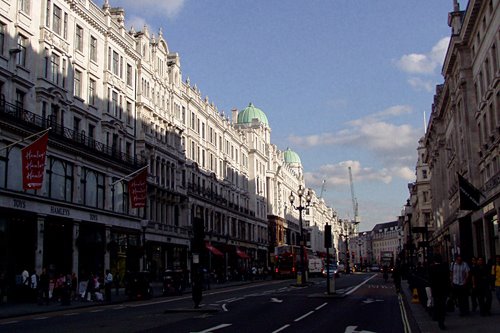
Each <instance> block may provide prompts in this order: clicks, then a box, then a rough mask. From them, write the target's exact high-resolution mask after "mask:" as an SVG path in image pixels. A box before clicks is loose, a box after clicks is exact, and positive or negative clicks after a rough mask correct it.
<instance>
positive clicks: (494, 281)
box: [491, 254, 500, 303]
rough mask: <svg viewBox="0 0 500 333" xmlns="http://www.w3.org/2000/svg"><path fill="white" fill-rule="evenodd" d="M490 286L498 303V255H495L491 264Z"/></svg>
mask: <svg viewBox="0 0 500 333" xmlns="http://www.w3.org/2000/svg"><path fill="white" fill-rule="evenodd" d="M491 280H492V283H491V284H492V287H493V288H494V290H495V295H496V297H497V301H498V303H500V255H498V254H497V255H496V257H495V264H493V265H492V266H491Z"/></svg>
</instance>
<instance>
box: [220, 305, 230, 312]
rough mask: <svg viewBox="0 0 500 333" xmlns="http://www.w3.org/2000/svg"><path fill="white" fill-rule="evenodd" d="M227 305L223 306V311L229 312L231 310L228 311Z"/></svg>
mask: <svg viewBox="0 0 500 333" xmlns="http://www.w3.org/2000/svg"><path fill="white" fill-rule="evenodd" d="M226 305H227V304H222V310H224V312H228V311H229V310H228V309H227V306H226Z"/></svg>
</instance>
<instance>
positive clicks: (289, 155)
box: [283, 148, 301, 164]
mask: <svg viewBox="0 0 500 333" xmlns="http://www.w3.org/2000/svg"><path fill="white" fill-rule="evenodd" d="M283 157H284V159H285V163H288V164H290V163H298V164H301V162H300V157H299V155H298V154H297V153H296V152H294V151H293V150H291V149H290V148H287V149H286V150H285V152H284V153H283Z"/></svg>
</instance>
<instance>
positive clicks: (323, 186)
mask: <svg viewBox="0 0 500 333" xmlns="http://www.w3.org/2000/svg"><path fill="white" fill-rule="evenodd" d="M325 187H326V179H323V182H322V183H321V192H320V194H319V197H320V198H323V193H325V192H326V189H325Z"/></svg>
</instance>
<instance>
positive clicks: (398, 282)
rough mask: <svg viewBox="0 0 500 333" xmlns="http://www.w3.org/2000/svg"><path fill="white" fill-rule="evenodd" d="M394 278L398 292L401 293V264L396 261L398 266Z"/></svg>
mask: <svg viewBox="0 0 500 333" xmlns="http://www.w3.org/2000/svg"><path fill="white" fill-rule="evenodd" d="M392 280H393V281H394V287H395V288H396V293H399V292H400V291H401V265H400V264H399V263H396V266H394V269H393V271H392Z"/></svg>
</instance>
